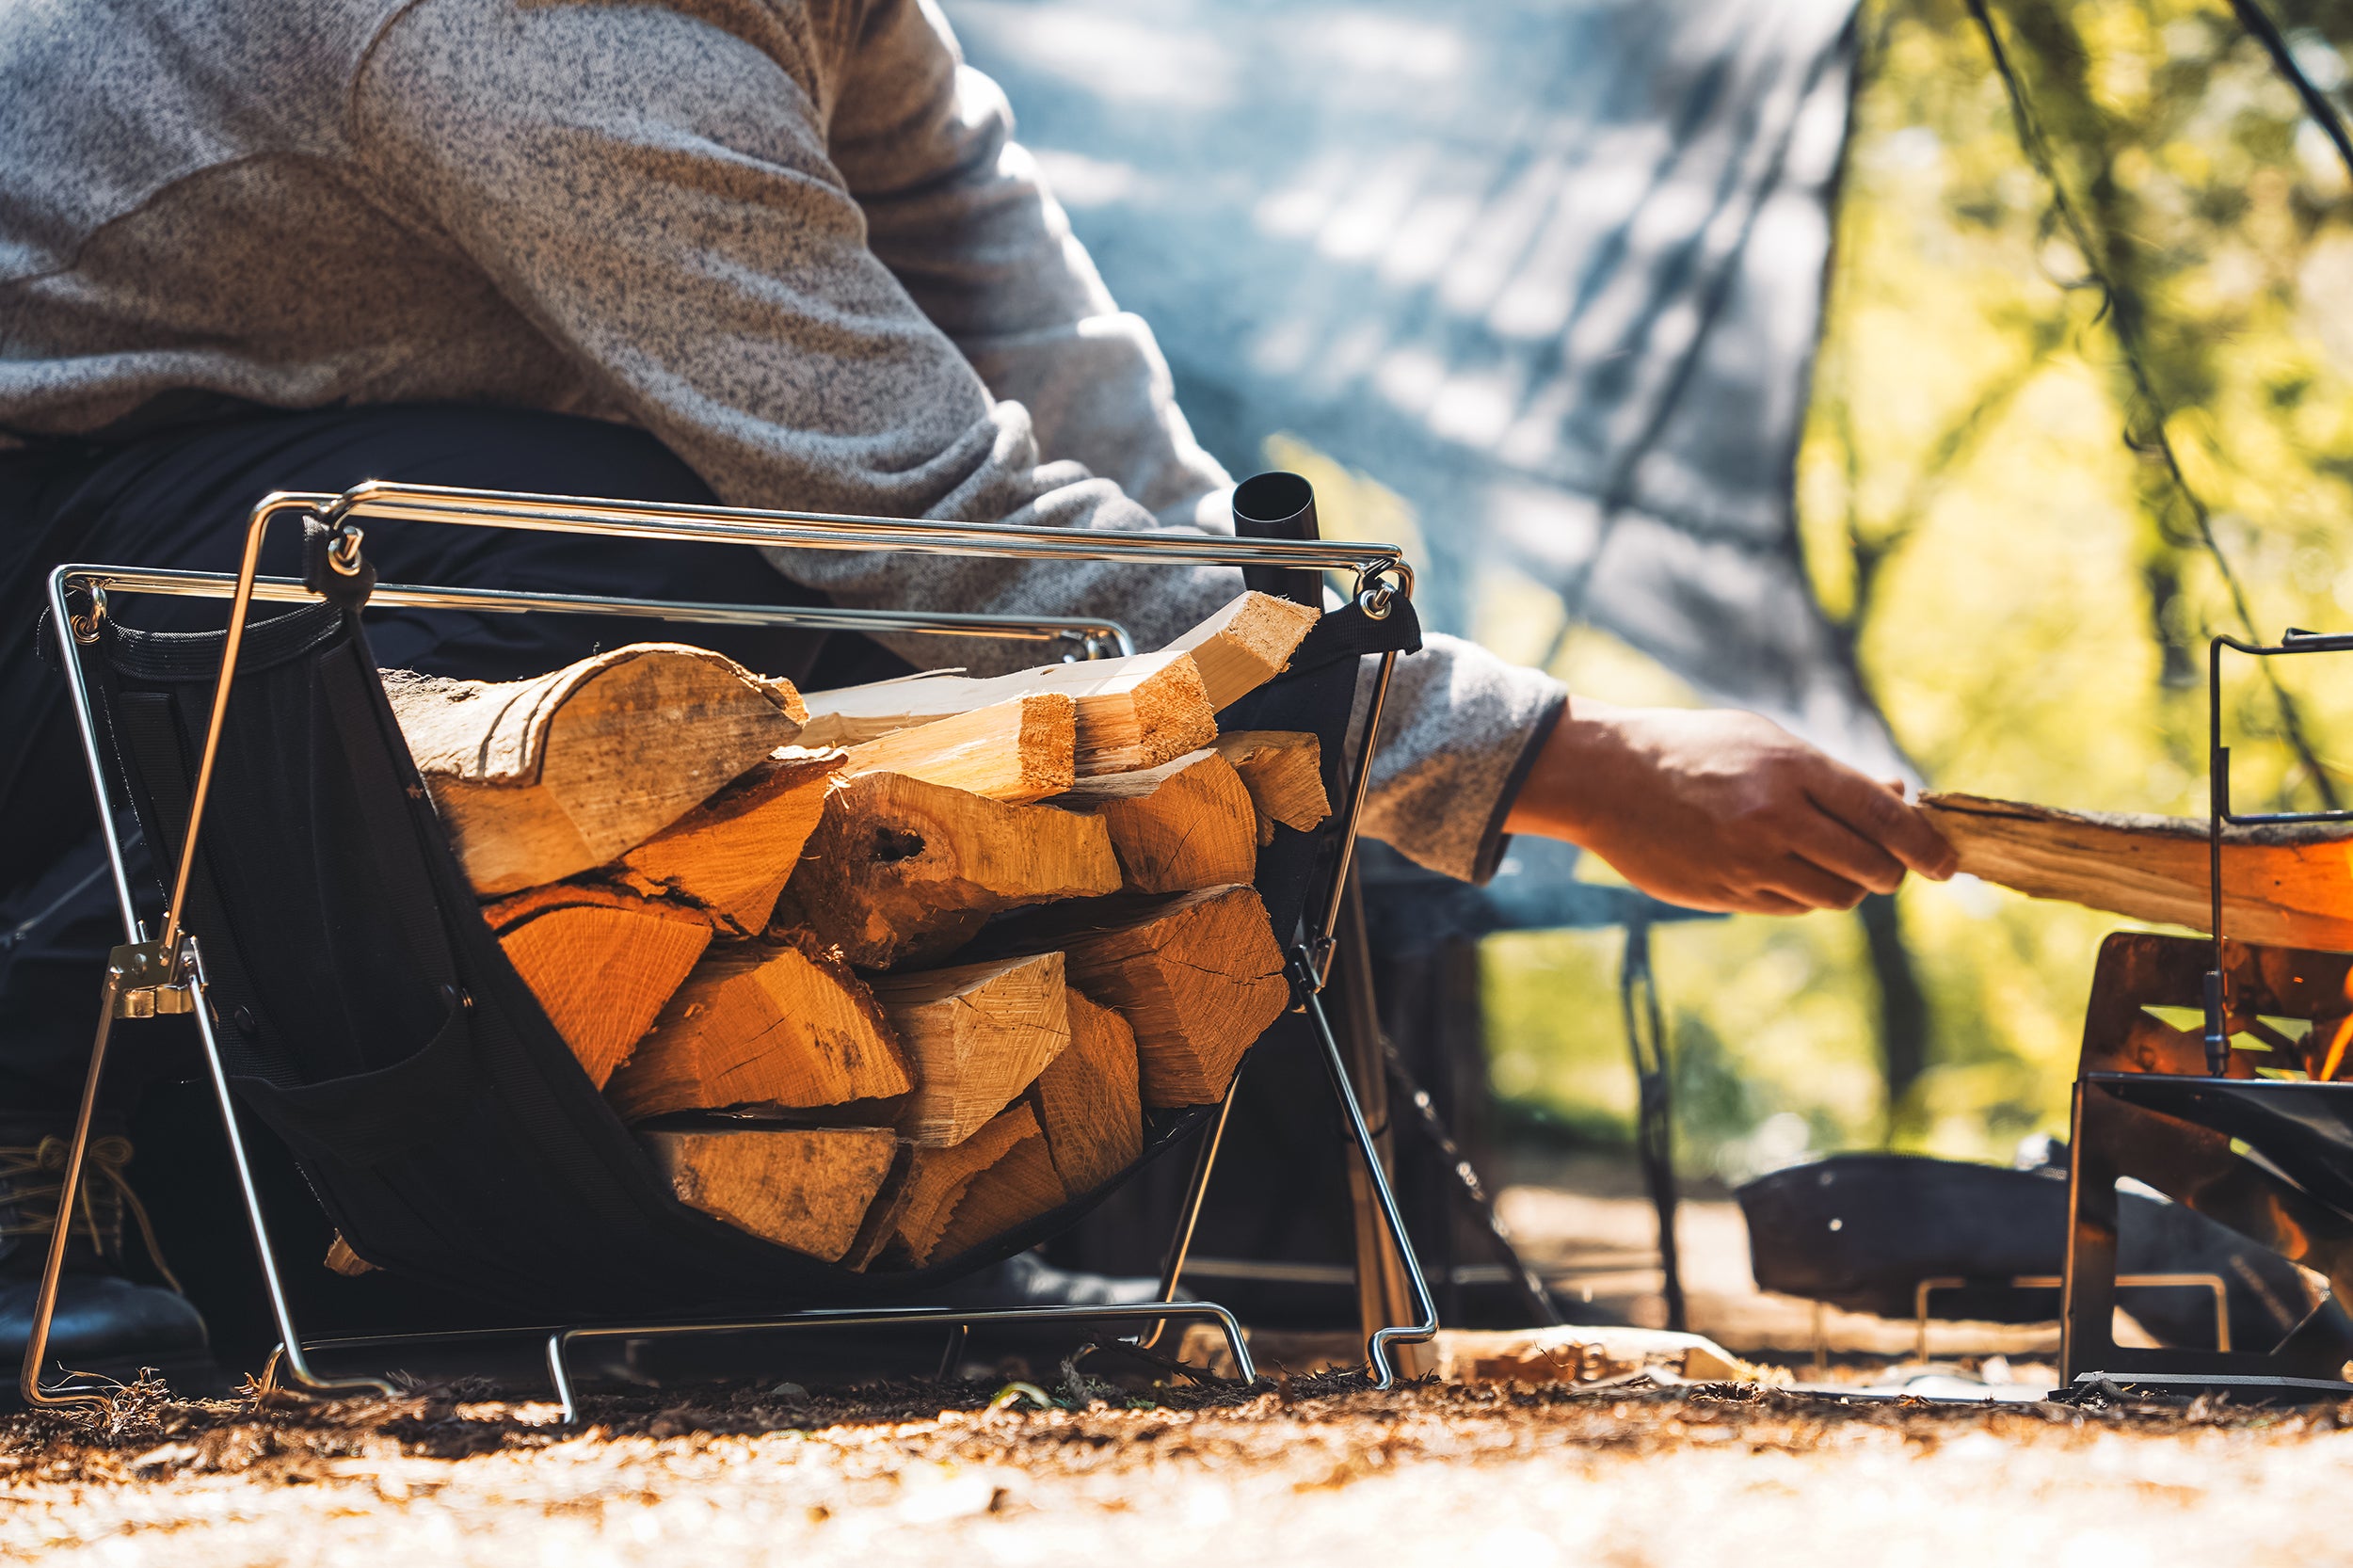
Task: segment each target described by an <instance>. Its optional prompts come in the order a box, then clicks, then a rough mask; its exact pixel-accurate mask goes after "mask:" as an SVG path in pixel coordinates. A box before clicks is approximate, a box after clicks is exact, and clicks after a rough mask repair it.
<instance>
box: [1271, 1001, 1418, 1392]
mask: <svg viewBox="0 0 2353 1568" xmlns="http://www.w3.org/2000/svg"><path fill="white" fill-rule="evenodd" d="M1302 961H1303V962H1304V955H1303V959H1302ZM1305 1005H1306V1009H1307V1016H1308V1018H1309V1019H1310V1020H1312V1021H1313V1022H1314V1024H1315V1026H1316V1038H1317V1039H1319V1040H1320V1041H1321V1042H1322V1044H1323V1062H1324V1066H1325V1067H1326V1069H1328V1070H1329V1072H1330V1073H1331V1077H1332V1092H1333V1093H1334V1094H1336V1095H1337V1096H1339V1097H1340V1106H1341V1109H1343V1110H1344V1111H1346V1112H1348V1127H1349V1131H1350V1133H1351V1134H1352V1135H1353V1137H1354V1139H1355V1142H1356V1147H1357V1149H1358V1150H1359V1151H1360V1152H1361V1153H1362V1154H1363V1156H1364V1160H1365V1171H1366V1175H1367V1176H1368V1177H1369V1179H1370V1181H1371V1183H1372V1194H1373V1197H1374V1198H1375V1199H1376V1200H1377V1201H1378V1202H1379V1203H1380V1206H1381V1219H1382V1223H1383V1224H1384V1225H1385V1226H1386V1228H1387V1230H1388V1233H1389V1244H1390V1245H1391V1246H1393V1247H1395V1248H1396V1249H1397V1256H1398V1261H1399V1262H1400V1263H1401V1265H1403V1267H1404V1270H1405V1284H1406V1288H1408V1289H1409V1290H1410V1291H1411V1292H1412V1294H1413V1298H1414V1311H1415V1312H1416V1313H1417V1315H1418V1316H1417V1320H1416V1321H1415V1322H1414V1323H1412V1324H1410V1325H1404V1326H1401V1325H1398V1324H1391V1325H1390V1326H1388V1327H1386V1328H1383V1329H1377V1330H1375V1331H1374V1332H1373V1333H1372V1335H1371V1336H1369V1337H1368V1338H1367V1339H1366V1341H1365V1362H1366V1365H1367V1367H1368V1368H1369V1369H1370V1370H1371V1372H1372V1379H1373V1385H1374V1386H1375V1387H1377V1388H1388V1387H1392V1386H1394V1385H1395V1384H1396V1383H1397V1372H1396V1369H1395V1368H1393V1367H1392V1366H1391V1365H1390V1362H1389V1347H1390V1346H1391V1345H1393V1344H1408V1345H1417V1344H1421V1343H1423V1342H1425V1341H1427V1340H1428V1339H1429V1338H1430V1337H1431V1336H1433V1335H1434V1334H1436V1333H1437V1332H1438V1305H1437V1303H1436V1302H1434V1301H1433V1300H1432V1299H1431V1295H1430V1285H1429V1282H1428V1281H1427V1280H1425V1279H1423V1278H1422V1275H1421V1263H1420V1261H1419V1260H1418V1259H1417V1258H1416V1257H1415V1256H1414V1242H1413V1239H1412V1238H1411V1237H1409V1236H1407V1235H1406V1234H1405V1220H1404V1216H1402V1215H1401V1214H1400V1213H1399V1212H1398V1208H1397V1194H1396V1193H1395V1192H1391V1191H1390V1190H1389V1178H1388V1176H1387V1174H1386V1173H1385V1172H1384V1171H1383V1170H1382V1168H1381V1157H1380V1151H1379V1149H1378V1147H1377V1146H1376V1145H1375V1144H1374V1143H1373V1138H1372V1129H1371V1128H1369V1127H1367V1126H1366V1125H1365V1112H1364V1108H1363V1107H1362V1106H1361V1105H1359V1104H1358V1103H1357V1101H1356V1091H1355V1089H1354V1087H1353V1085H1351V1084H1350V1082H1349V1080H1348V1062H1347V1059H1346V1058H1344V1057H1343V1056H1342V1055H1341V1054H1340V1043H1339V1041H1338V1040H1337V1039H1335V1038H1334V1037H1333V1034H1332V1022H1331V1020H1330V1019H1329V1018H1327V1017H1325V1016H1324V1013H1323V1000H1322V999H1321V997H1319V996H1317V995H1316V994H1315V993H1313V992H1308V993H1307V994H1306V996H1305Z"/></svg>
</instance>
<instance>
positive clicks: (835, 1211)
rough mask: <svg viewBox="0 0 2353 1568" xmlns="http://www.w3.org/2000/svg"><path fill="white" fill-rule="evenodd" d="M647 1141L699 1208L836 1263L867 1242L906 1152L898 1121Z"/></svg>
mask: <svg viewBox="0 0 2353 1568" xmlns="http://www.w3.org/2000/svg"><path fill="white" fill-rule="evenodd" d="M639 1141H640V1142H641V1143H642V1144H644V1145H645V1148H646V1152H647V1153H648V1155H649V1156H651V1157H652V1160H653V1162H654V1165H655V1168H656V1169H658V1170H660V1171H661V1173H662V1176H663V1179H664V1181H667V1182H668V1183H669V1184H670V1191H671V1192H675V1193H676V1194H677V1195H678V1200H679V1201H680V1203H682V1204H684V1205H686V1206H687V1207H688V1208H698V1209H700V1210H702V1211H703V1212H704V1213H706V1214H709V1215H711V1216H712V1218H714V1219H718V1220H724V1221H725V1222H727V1223H728V1224H731V1225H733V1226H735V1228H736V1229H738V1230H744V1231H749V1232H750V1233H751V1234H752V1235H754V1236H757V1237H760V1239H761V1240H768V1241H774V1242H776V1244H777V1245H778V1246H784V1247H791V1248H792V1250H793V1251H794V1252H798V1253H806V1254H808V1256H811V1257H815V1258H821V1259H823V1260H824V1261H825V1262H827V1263H832V1262H836V1261H838V1260H840V1257H841V1256H842V1255H843V1254H845V1253H846V1252H848V1251H849V1250H850V1245H851V1243H852V1242H854V1241H855V1240H857V1236H858V1229H859V1226H860V1225H861V1224H863V1222H864V1221H865V1218H866V1212H867V1210H868V1209H869V1208H872V1205H873V1201H874V1194H875V1193H876V1192H880V1191H881V1190H882V1185H883V1181H884V1179H885V1178H886V1177H887V1176H889V1174H890V1169H891V1164H892V1161H893V1160H895V1159H896V1158H897V1156H898V1151H899V1141H898V1138H897V1137H896V1136H895V1135H894V1134H893V1133H892V1132H891V1130H890V1129H889V1128H859V1127H828V1128H757V1129H745V1130H743V1131H735V1130H728V1131H724V1132H699V1131H684V1132H670V1131H661V1132H646V1133H641V1134H640V1135H639Z"/></svg>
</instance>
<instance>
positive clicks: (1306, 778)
mask: <svg viewBox="0 0 2353 1568" xmlns="http://www.w3.org/2000/svg"><path fill="white" fill-rule="evenodd" d="M1211 749H1212V750H1214V751H1215V752H1216V753H1217V754H1218V755H1219V756H1220V757H1223V758H1225V760H1227V761H1228V762H1231V763H1233V764H1234V771H1235V772H1236V773H1238V774H1240V775H1241V783H1242V788H1243V789H1245V790H1248V791H1249V792H1250V804H1251V805H1252V806H1253V807H1255V808H1257V813H1258V842H1259V843H1260V844H1262V845H1263V844H1271V843H1273V841H1274V827H1275V824H1277V823H1280V824H1282V825H1283V826H1285V827H1290V828H1296V829H1298V830H1299V831H1300V832H1302V833H1305V832H1306V831H1308V830H1309V829H1310V828H1313V827H1316V826H1319V825H1320V824H1321V823H1322V822H1323V820H1324V819H1325V818H1326V817H1329V816H1330V815H1331V814H1332V801H1331V797H1330V796H1329V795H1327V794H1326V793H1325V792H1324V789H1323V743H1322V742H1321V741H1320V740H1318V739H1317V738H1316V736H1315V735H1314V734H1313V733H1312V732H1310V731H1307V730H1301V729H1238V730H1235V731H1234V732H1233V733H1231V734H1227V735H1220V736H1219V737H1218V738H1217V740H1216V742H1215V744H1213V745H1212V747H1211Z"/></svg>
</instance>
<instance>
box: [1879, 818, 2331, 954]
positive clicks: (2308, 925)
mask: <svg viewBox="0 0 2353 1568" xmlns="http://www.w3.org/2000/svg"><path fill="white" fill-rule="evenodd" d="M1920 804H1921V806H1922V807H1923V808H1925V809H1926V810H1927V812H1928V814H1929V821H1930V822H1931V823H1933V824H1935V826H1936V829H1937V831H1938V832H1940V833H1942V834H1944V835H1945V838H1946V839H1947V840H1950V841H1951V843H1952V846H1953V848H1954V849H1955V850H1956V851H1957V852H1958V853H1959V855H1960V857H1961V870H1962V871H1964V872H1969V873H1971V874H1972V875H1976V876H1980V877H1983V878H1984V879H1985V880H1986V881H1988V882H1997V883H1999V884H2001V885H2002V886H2003V887H2005V888H2014V889H2016V890H2017V891H2019V892H2022V893H2025V894H2028V895H2029V896H2031V897H2034V898H2045V899H2057V900H2059V901H2061V902H2064V903H2069V904H2083V905H2085V906H2087V907H2089V908H2092V909H2105V910H2107V911H2109V912H2111V913H2114V914H2119V915H2125V916H2129V917H2131V918H2132V919H2134V920H2154V921H2158V922H2161V923H2164V924H2168V925H2181V926H2187V927H2189V928H2190V929H2192V930H2195V931H2205V930H2209V929H2211V927H2212V924H2213V904H2212V889H2213V883H2212V881H2211V880H2210V878H2209V876H2208V852H2207V840H2206V824H2205V822H2204V820H2203V819H2201V818H2196V817H2156V816H2140V815H2129V816H2127V815H2109V814H2094V813H2089V812H2077V811H2058V810H2054V809H2052V808H2049V807H2043V806H2029V805H2025V804H2023V803H2020V802H2016V801H2006V800H1988V799H1985V798H1983V797H1981V796H1977V795H1964V794H1942V793H1931V794H1927V795H1923V796H1922V797H1921V802H1920ZM2222 908H2223V929H2224V932H2225V934H2226V935H2229V936H2239V937H2244V938H2245V939H2246V940H2248V941H2250V942H2266V943H2274V944H2278V945H2281V946H2285V947H2301V948H2321V949H2327V950H2331V951H2335V952H2353V834H2348V833H2347V832H2346V831H2345V826H2344V825H2343V824H2306V825H2299V826H2252V827H2230V828H2226V830H2225V832H2224V837H2223V846H2222Z"/></svg>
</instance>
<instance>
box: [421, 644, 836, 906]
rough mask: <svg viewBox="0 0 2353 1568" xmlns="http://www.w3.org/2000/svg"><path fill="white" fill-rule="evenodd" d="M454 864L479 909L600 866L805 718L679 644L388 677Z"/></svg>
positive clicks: (791, 734)
mask: <svg viewBox="0 0 2353 1568" xmlns="http://www.w3.org/2000/svg"><path fill="white" fill-rule="evenodd" d="M384 689H385V693H386V695H387V696H390V697H391V699H392V712H393V713H394V714H395V715H396V716H397V717H398V719H399V721H400V728H401V733H402V735H403V736H404V737H405V738H406V739H407V740H408V749H409V753H410V755H411V756H412V757H413V758H414V759H415V760H416V764H417V769H418V771H419V772H420V773H422V774H423V775H424V781H425V787H426V788H427V789H428V790H430V791H431V792H432V795H433V804H434V806H435V808H437V809H438V810H439V811H440V816H441V822H442V825H443V827H444V828H445V829H446V830H447V832H448V834H449V838H450V844H451V847H452V848H453V849H455V850H456V854H457V860H458V864H459V865H460V866H462V867H463V868H464V869H465V872H466V876H467V879H468V880H469V881H471V882H472V884H473V888H474V891H476V892H477V893H481V894H484V895H486V896H487V895H492V894H498V893H511V892H519V891H520V890H521V889H523V888H532V887H536V886H538V885H540V884H542V883H548V882H555V881H559V880H561V879H562V878H564V877H568V876H571V875H574V874H576V873H577V872H584V871H587V870H588V869H589V868H591V867H593V866H600V865H603V864H604V863H605V862H606V861H608V860H612V859H614V858H616V856H620V855H621V854H623V853H624V852H625V851H627V850H630V849H632V848H633V847H635V846H636V845H638V844H640V843H643V842H644V841H645V840H647V839H648V838H649V837H651V836H652V835H653V834H655V833H657V832H659V831H661V830H662V829H663V828H664V827H667V826H668V825H669V824H672V823H674V822H676V821H678V819H679V818H680V817H682V816H684V815H685V814H686V813H687V812H689V811H691V810H693V809H694V808H696V806H698V805H700V804H701V803H702V802H703V801H705V800H707V799H708V798H710V796H711V795H712V792H714V791H716V790H718V789H719V788H720V786H722V785H724V784H726V783H727V782H728V780H730V779H732V778H734V777H736V776H738V775H740V774H742V773H743V772H744V769H746V768H748V767H750V766H751V765H752V764H753V763H755V762H757V761H759V760H760V759H761V758H762V757H765V756H766V755H768V753H769V752H770V751H772V750H774V749H775V748H776V747H777V746H780V745H787V744H792V741H793V740H794V739H795V738H796V736H797V735H798V734H799V731H800V724H799V721H800V720H801V719H802V718H803V717H805V716H806V710H805V709H804V708H803V707H802V705H801V701H800V697H799V696H798V695H797V694H796V693H795V692H794V691H793V689H792V686H791V685H790V684H789V683H787V682H784V681H770V680H760V678H758V677H757V676H754V675H753V674H751V672H749V671H748V670H746V669H744V667H743V666H742V665H741V664H737V663H736V662H735V661H734V660H732V659H728V658H727V657H725V656H723V655H721V654H717V653H712V652H709V651H707V650H706V649H703V648H687V647H683V646H681V645H680V644H676V643H635V644H632V645H631V646H629V647H627V648H615V649H614V650H613V651H611V652H609V653H601V654H599V655H597V656H596V657H595V658H592V659H584V660H582V661H580V662H579V663H578V664H568V665H566V666H565V667H564V668H562V669H560V670H555V671H553V672H552V673H550V674H547V675H543V676H540V677H538V678H536V680H512V681H504V682H499V683H490V682H485V681H480V680H444V679H442V678H440V677H437V676H422V675H414V674H411V673H409V672H408V671H405V670H387V671H385V672H384Z"/></svg>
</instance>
